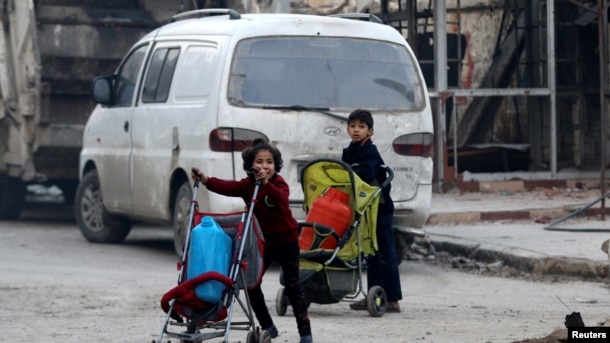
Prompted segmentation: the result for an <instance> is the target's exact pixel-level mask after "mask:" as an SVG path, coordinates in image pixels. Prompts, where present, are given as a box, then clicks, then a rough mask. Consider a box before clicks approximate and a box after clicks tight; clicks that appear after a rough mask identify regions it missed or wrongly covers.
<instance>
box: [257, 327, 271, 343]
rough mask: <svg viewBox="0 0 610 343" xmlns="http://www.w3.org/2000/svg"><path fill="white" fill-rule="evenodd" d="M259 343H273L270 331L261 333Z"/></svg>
mask: <svg viewBox="0 0 610 343" xmlns="http://www.w3.org/2000/svg"><path fill="white" fill-rule="evenodd" d="M258 343H271V334H270V333H269V331H266V330H264V331H261V334H260V336H258Z"/></svg>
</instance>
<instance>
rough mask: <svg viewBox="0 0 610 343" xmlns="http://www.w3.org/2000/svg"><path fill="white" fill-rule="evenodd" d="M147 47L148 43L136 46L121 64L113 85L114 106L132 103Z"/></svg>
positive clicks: (124, 105) (125, 105) (127, 105)
mask: <svg viewBox="0 0 610 343" xmlns="http://www.w3.org/2000/svg"><path fill="white" fill-rule="evenodd" d="M147 49H148V45H143V46H141V47H139V48H137V49H136V50H135V51H134V52H133V53H131V55H129V57H127V59H126V60H125V62H124V63H123V65H122V66H121V70H120V71H119V73H118V74H117V77H116V81H115V82H116V83H115V85H114V90H115V94H114V98H115V99H116V101H115V103H114V107H129V106H131V105H132V104H133V95H134V93H135V92H134V91H135V88H136V83H137V81H138V75H139V74H140V70H141V67H142V61H143V60H144V56H145V55H146V50H147Z"/></svg>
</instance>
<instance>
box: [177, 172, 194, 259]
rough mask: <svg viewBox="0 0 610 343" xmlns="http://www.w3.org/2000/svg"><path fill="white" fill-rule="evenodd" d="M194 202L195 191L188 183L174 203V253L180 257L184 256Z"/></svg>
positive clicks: (179, 191) (179, 192)
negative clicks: (192, 202) (192, 203)
mask: <svg viewBox="0 0 610 343" xmlns="http://www.w3.org/2000/svg"><path fill="white" fill-rule="evenodd" d="M192 200H193V190H192V189H191V185H190V183H189V182H188V181H187V182H185V183H183V184H182V186H180V189H179V190H178V194H176V202H175V203H174V216H173V218H174V219H173V222H172V227H173V229H174V251H176V254H177V255H178V256H182V253H183V251H184V244H185V243H186V234H187V232H188V231H187V230H190V225H189V223H188V220H189V216H190V211H191V201H192Z"/></svg>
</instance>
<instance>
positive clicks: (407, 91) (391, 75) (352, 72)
mask: <svg viewBox="0 0 610 343" xmlns="http://www.w3.org/2000/svg"><path fill="white" fill-rule="evenodd" d="M228 99H229V102H230V103H231V104H233V105H235V106H249V107H271V106H295V105H298V106H303V107H317V108H345V109H353V108H367V109H371V110H374V109H381V110H388V111H391V110H399V111H408V110H416V109H419V108H421V106H422V105H423V102H424V100H423V83H422V81H421V79H420V77H419V74H418V72H417V68H416V65H415V62H414V61H413V59H412V58H411V57H410V55H409V53H408V51H407V49H406V48H405V47H404V46H401V45H398V44H392V43H389V42H383V41H376V40H369V39H358V38H345V37H341V38H330V37H318V36H314V37H308V36H303V37H294V36H292V37H258V38H252V39H247V40H243V41H242V42H240V43H239V44H238V45H237V47H236V50H235V55H234V58H233V62H232V65H231V75H230V78H229V90H228Z"/></svg>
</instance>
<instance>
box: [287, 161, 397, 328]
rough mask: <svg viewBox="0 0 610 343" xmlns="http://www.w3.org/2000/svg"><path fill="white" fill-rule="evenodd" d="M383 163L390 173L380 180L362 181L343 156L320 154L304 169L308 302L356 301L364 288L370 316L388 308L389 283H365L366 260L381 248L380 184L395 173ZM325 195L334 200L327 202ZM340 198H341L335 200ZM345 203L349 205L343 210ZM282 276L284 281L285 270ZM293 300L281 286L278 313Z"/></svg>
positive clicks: (303, 256) (303, 265)
mask: <svg viewBox="0 0 610 343" xmlns="http://www.w3.org/2000/svg"><path fill="white" fill-rule="evenodd" d="M384 168H385V169H386V173H387V175H388V177H387V179H386V181H385V182H384V183H383V184H382V185H380V186H372V185H369V184H367V183H366V182H364V181H362V180H361V179H360V177H358V175H357V174H356V173H355V172H354V171H353V169H352V168H351V167H350V166H349V165H347V164H346V163H344V162H342V161H338V160H332V159H316V160H313V161H311V162H309V163H307V164H306V165H305V166H304V167H303V169H302V170H301V185H302V188H303V194H304V201H303V209H304V210H305V212H306V213H307V217H306V218H305V221H304V222H299V230H300V234H299V246H300V249H301V252H300V260H299V264H300V273H299V278H300V280H301V283H302V284H303V288H304V292H305V299H306V301H307V303H308V305H309V304H311V303H317V304H333V303H338V302H340V301H343V300H345V301H354V299H355V298H357V297H358V296H359V295H360V294H361V293H362V294H363V295H364V296H365V298H366V301H367V308H368V311H369V313H370V315H371V316H373V317H380V316H383V314H384V313H385V309H386V305H387V299H386V295H385V291H384V289H383V288H382V287H380V286H374V287H372V288H371V289H370V290H368V291H367V290H366V289H365V288H364V287H363V270H364V268H365V267H364V264H363V262H364V260H365V258H366V257H367V256H369V255H371V254H375V252H376V251H377V239H376V219H377V209H378V205H379V200H380V197H381V190H382V189H383V187H387V186H388V185H389V184H390V182H391V180H392V178H393V176H394V174H393V172H392V170H391V169H390V168H389V167H387V166H384ZM325 198H326V199H331V200H330V201H324V202H322V200H323V199H325ZM333 198H334V199H333ZM337 198H340V200H341V201H335V200H336V199H337ZM340 202H342V203H343V204H341V203H340ZM321 206H323V207H324V208H322V210H320V207H321ZM342 206H346V207H348V208H349V209H348V210H347V211H344V209H342ZM316 207H318V208H316ZM280 282H281V283H282V285H283V280H282V277H281V276H280ZM288 305H289V301H288V298H287V297H286V295H285V289H284V288H280V289H279V291H278V294H277V297H276V311H277V313H278V315H280V316H283V315H285V314H286V310H287V307H288Z"/></svg>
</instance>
